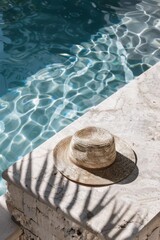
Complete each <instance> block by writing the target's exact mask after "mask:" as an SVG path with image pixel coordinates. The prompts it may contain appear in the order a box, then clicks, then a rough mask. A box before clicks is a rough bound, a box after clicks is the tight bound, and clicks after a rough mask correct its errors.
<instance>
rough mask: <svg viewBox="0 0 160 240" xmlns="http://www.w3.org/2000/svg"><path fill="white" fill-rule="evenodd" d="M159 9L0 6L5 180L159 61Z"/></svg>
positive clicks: (33, 0) (0, 162) (148, 5)
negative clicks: (12, 170) (33, 153)
mask: <svg viewBox="0 0 160 240" xmlns="http://www.w3.org/2000/svg"><path fill="white" fill-rule="evenodd" d="M24 2H25V3H24ZM159 7H160V2H159V0H152V1H150V0H144V1H141V0H126V1H125V0H108V1H104V0H101V1H100V0H93V1H85V0H75V1H73V0H59V1H51V0H41V1H38V0H29V1H18V0H1V1H0V96H1V97H0V176H1V173H2V171H3V170H5V169H6V168H7V167H8V166H9V165H11V164H12V163H14V162H15V161H16V160H18V159H20V158H21V157H22V156H24V155H25V154H26V153H28V152H29V151H31V150H32V149H33V148H35V147H37V146H38V145H39V144H41V143H42V142H44V141H45V140H47V139H48V138H49V137H51V136H52V135H54V134H55V133H56V132H57V131H59V130H60V129H62V128H63V127H65V126H66V125H68V124H69V123H71V122H72V121H74V120H75V119H76V118H78V117H79V116H81V115H82V114H83V113H84V112H86V111H87V110H88V109H89V108H90V107H92V106H95V105H97V104H98V103H100V102H101V101H103V100H104V99H106V98H107V97H108V96H110V95H111V94H113V93H114V92H115V91H117V90H118V89H119V88H120V87H122V86H124V85H125V84H126V83H128V82H129V81H130V80H132V79H133V78H134V77H135V76H138V75H139V74H141V73H142V72H144V71H145V70H147V69H148V68H149V67H150V66H152V65H154V64H155V63H156V62H158V61H159V59H160V8H159ZM4 191H5V184H4V182H3V180H2V178H1V177H0V194H2V193H3V192H4Z"/></svg>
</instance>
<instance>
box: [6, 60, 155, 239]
mask: <svg viewBox="0 0 160 240" xmlns="http://www.w3.org/2000/svg"><path fill="white" fill-rule="evenodd" d="M159 69H160V64H157V65H155V66H154V67H152V68H151V69H150V70H149V71H147V72H145V73H144V74H142V75H141V76H140V77H138V78H137V80H134V81H133V82H131V83H129V84H128V85H126V86H125V87H124V88H122V89H121V90H119V91H118V92H117V93H116V94H114V95H112V96H111V97H110V98H108V99H107V100H105V101H104V102H102V103H101V104H100V105H98V106H97V107H95V108H92V109H91V110H90V111H89V112H88V113H86V114H85V115H83V116H82V117H81V118H79V119H78V120H77V121H75V122H74V123H72V124H71V125H69V126H68V127H67V128H65V129H63V130H62V131H61V132H59V133H58V134H56V135H55V136H53V137H52V138H50V139H49V140H48V141H47V142H45V143H44V144H42V145H41V146H40V147H38V148H37V149H35V150H34V151H33V152H31V153H30V154H28V155H27V156H25V157H24V158H23V159H22V160H21V161H18V162H17V163H15V164H14V165H13V166H11V167H10V168H9V169H8V170H7V171H6V172H5V173H4V174H3V176H4V178H5V179H6V180H7V181H8V182H10V183H12V184H15V185H16V186H17V188H18V189H19V190H20V191H22V192H21V194H24V192H28V193H29V194H30V195H32V196H33V197H34V198H35V199H38V200H39V201H40V202H43V203H45V204H46V205H48V206H50V207H51V208H53V209H55V210H56V211H59V212H62V213H63V214H64V215H65V216H67V217H68V218H69V219H73V220H74V221H75V222H76V223H79V224H80V225H81V226H83V228H84V229H88V230H89V231H91V232H92V231H93V232H95V233H96V234H97V236H98V237H99V238H100V239H113V240H127V239H133V238H134V236H135V237H136V235H137V237H138V232H141V231H142V230H143V229H145V226H148V227H147V228H146V230H144V232H143V231H142V235H143V236H144V237H142V238H140V240H141V239H142V240H143V239H144V240H146V239H149V235H150V234H151V233H152V232H153V234H155V235H156V236H157V234H158V233H157V232H158V231H159V230H156V229H158V227H159V225H156V228H154V223H152V227H151V228H152V229H151V230H149V227H150V221H151V220H152V219H154V220H155V216H156V215H157V214H158V213H159V211H160V187H159V186H160V174H159V173H160V161H159V159H160V71H159ZM90 125H94V126H98V127H103V128H106V129H108V130H109V131H110V132H111V133H113V134H115V135H117V136H118V137H121V138H122V139H124V140H125V141H126V142H128V144H130V146H131V147H132V148H133V150H134V151H135V153H136V155H137V168H136V169H135V170H134V172H133V173H132V174H131V175H130V176H129V177H128V178H127V179H125V180H123V181H122V182H120V183H118V184H114V185H111V186H107V187H101V188H92V187H85V186H82V185H77V184H75V183H73V182H71V181H68V180H67V179H66V178H64V177H63V176H62V175H61V174H60V173H59V172H57V171H56V168H55V167H54V159H53V154H52V150H53V148H54V147H55V145H56V144H57V142H59V141H60V140H61V139H62V138H64V137H67V136H69V135H71V134H73V133H74V132H75V131H76V130H78V129H81V128H83V127H87V126H90ZM21 194H20V195H21ZM20 199H21V197H19V200H18V202H19V203H18V204H19V205H20V207H19V208H21V200H20ZM27 199H28V196H27ZM26 201H28V200H26ZM34 201H35V200H34ZM34 201H33V206H34V204H35V203H34ZM15 204H16V203H15ZM27 204H28V203H25V204H24V203H23V200H22V206H24V207H25V213H26V214H28V215H29V218H31V217H32V213H31V210H30V209H28V207H27ZM25 205H26V206H25ZM19 211H21V210H20V209H19ZM23 214H24V213H23ZM39 224H41V227H42V226H43V223H39ZM154 229H155V230H154ZM153 230H154V231H153ZM42 239H43V238H42ZM137 239H138V238H137ZM155 239H156V237H155ZM149 240H150V239H149ZM156 240H157V239H156Z"/></svg>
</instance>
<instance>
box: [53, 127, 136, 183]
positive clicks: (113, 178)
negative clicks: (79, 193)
mask: <svg viewBox="0 0 160 240" xmlns="http://www.w3.org/2000/svg"><path fill="white" fill-rule="evenodd" d="M53 156H54V160H55V165H56V167H57V169H58V170H59V171H60V172H61V173H62V174H63V175H64V176H65V177H67V178H68V179H70V180H72V181H74V182H77V183H80V184H84V185H90V186H104V185H109V184H113V183H116V182H119V181H121V180H123V179H124V178H126V177H127V176H128V175H130V174H131V172H132V171H133V169H134V168H135V166H136V165H135V164H136V156H135V153H134V151H133V150H132V149H131V148H130V147H129V146H128V145H127V144H126V143H125V142H124V141H123V140H122V139H120V138H118V137H116V136H113V135H112V134H111V133H110V132H108V131H107V130H106V129H102V128H97V127H87V128H84V129H81V130H79V131H77V132H76V133H75V134H74V135H73V136H69V137H67V138H65V139H63V140H61V141H60V142H59V143H58V144H57V145H56V147H55V149H54V151H53Z"/></svg>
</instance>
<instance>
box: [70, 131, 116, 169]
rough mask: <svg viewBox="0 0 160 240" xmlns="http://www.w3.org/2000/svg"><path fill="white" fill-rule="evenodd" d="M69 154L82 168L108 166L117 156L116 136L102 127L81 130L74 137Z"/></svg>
mask: <svg viewBox="0 0 160 240" xmlns="http://www.w3.org/2000/svg"><path fill="white" fill-rule="evenodd" d="M69 156H70V159H71V161H72V162H74V163H75V164H76V165H78V166H80V167H82V168H87V169H99V168H104V167H107V166H109V165H111V164H112V163H113V162H114V161H115V158H116V150H115V141H114V137H113V135H112V134H111V133H110V132H108V131H107V130H106V129H102V128H96V127H88V128H84V129H82V130H79V131H77V132H76V133H75V134H74V135H73V137H72V140H71V143H70V151H69Z"/></svg>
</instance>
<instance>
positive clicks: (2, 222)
mask: <svg viewBox="0 0 160 240" xmlns="http://www.w3.org/2000/svg"><path fill="white" fill-rule="evenodd" d="M21 234H22V230H21V229H20V228H19V227H18V226H17V224H15V223H14V222H13V221H12V220H11V215H10V213H9V212H8V209H7V206H6V197H5V195H2V196H1V197H0V240H18V239H19V236H20V235H21Z"/></svg>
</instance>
